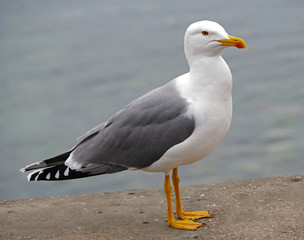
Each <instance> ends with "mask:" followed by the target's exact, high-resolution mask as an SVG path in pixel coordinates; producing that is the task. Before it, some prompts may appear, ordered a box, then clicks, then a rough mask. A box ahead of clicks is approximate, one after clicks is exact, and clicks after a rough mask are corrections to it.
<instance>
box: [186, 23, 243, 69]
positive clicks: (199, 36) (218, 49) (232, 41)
mask: <svg viewBox="0 0 304 240" xmlns="http://www.w3.org/2000/svg"><path fill="white" fill-rule="evenodd" d="M228 46H235V47H238V48H246V43H245V42H244V40H242V39H241V38H236V37H232V36H230V35H228V33H227V32H226V31H225V29H224V28H223V27H222V26H221V25H219V24H218V23H216V22H212V21H207V20H204V21H199V22H195V23H192V24H191V25H190V26H189V27H188V29H187V31H186V34H185V39H184V47H185V54H186V57H187V59H188V62H189V63H190V62H191V61H193V60H195V59H197V58H201V57H203V56H205V57H212V56H219V55H221V53H222V51H223V49H224V48H226V47H228Z"/></svg>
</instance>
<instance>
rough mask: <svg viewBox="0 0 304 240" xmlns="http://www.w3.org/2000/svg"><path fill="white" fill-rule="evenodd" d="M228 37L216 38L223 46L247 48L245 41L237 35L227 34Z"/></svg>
mask: <svg viewBox="0 0 304 240" xmlns="http://www.w3.org/2000/svg"><path fill="white" fill-rule="evenodd" d="M228 37H229V39H223V40H217V42H220V43H222V44H223V45H224V46H233V47H237V48H247V45H246V43H245V41H244V40H243V39H241V38H238V37H233V36H230V35H228Z"/></svg>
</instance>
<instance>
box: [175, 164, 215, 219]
mask: <svg viewBox="0 0 304 240" xmlns="http://www.w3.org/2000/svg"><path fill="white" fill-rule="evenodd" d="M172 182H173V186H174V191H175V198H176V211H175V213H176V214H177V216H178V217H180V218H181V219H193V220H194V219H198V218H205V217H212V216H211V215H210V214H209V212H208V211H195V212H184V211H183V208H182V202H181V196H180V191H179V176H178V171H177V168H174V169H173V171H172Z"/></svg>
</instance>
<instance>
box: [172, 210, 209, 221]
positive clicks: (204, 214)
mask: <svg viewBox="0 0 304 240" xmlns="http://www.w3.org/2000/svg"><path fill="white" fill-rule="evenodd" d="M175 213H176V214H177V216H178V217H179V218H180V219H184V220H187V219H192V220H195V219H199V218H210V217H213V216H214V215H212V214H210V213H209V212H208V211H194V212H184V211H182V212H178V211H176V212H175Z"/></svg>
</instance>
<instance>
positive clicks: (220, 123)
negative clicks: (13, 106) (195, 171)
mask: <svg viewBox="0 0 304 240" xmlns="http://www.w3.org/2000/svg"><path fill="white" fill-rule="evenodd" d="M228 70H229V69H228ZM185 81H186V82H187V85H186V84H184V83H185ZM188 82H189V75H188V74H185V75H183V76H181V77H180V78H178V79H177V81H176V84H177V86H178V87H177V88H178V89H180V92H181V96H183V97H184V98H185V99H186V100H187V101H188V102H189V110H188V111H187V113H186V115H187V116H189V117H192V116H193V117H194V120H195V130H194V132H193V134H192V135H191V136H190V137H189V138H187V139H186V140H185V141H183V142H181V143H180V144H177V145H175V146H174V147H172V148H170V149H169V150H168V151H167V152H166V153H165V154H164V155H163V156H162V157H161V158H160V159H159V160H158V161H156V162H154V163H153V164H151V165H150V166H149V167H146V168H144V169H143V170H144V171H149V172H165V173H167V172H169V171H170V170H171V169H173V168H176V167H178V166H180V165H187V164H191V163H194V162H196V161H199V160H201V159H202V158H204V157H206V156H207V155H209V154H210V153H211V152H213V150H214V149H215V148H216V147H217V146H218V145H219V144H220V142H221V141H222V140H223V138H224V136H225V135H226V134H227V132H228V130H229V127H230V124H231V118H232V98H231V88H232V79H231V75H229V76H228V78H227V79H223V81H222V82H221V83H219V84H214V85H210V86H208V88H206V87H205V86H202V87H200V86H194V85H191V83H190V84H188ZM179 85H180V87H179Z"/></svg>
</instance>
